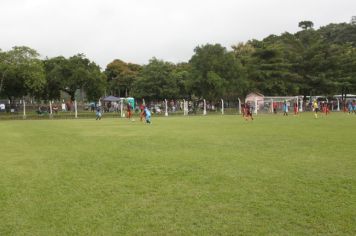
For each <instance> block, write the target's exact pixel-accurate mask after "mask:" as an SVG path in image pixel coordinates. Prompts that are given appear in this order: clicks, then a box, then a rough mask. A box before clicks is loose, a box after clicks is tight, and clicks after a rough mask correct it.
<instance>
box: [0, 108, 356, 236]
mask: <svg viewBox="0 0 356 236" xmlns="http://www.w3.org/2000/svg"><path fill="white" fill-rule="evenodd" d="M152 121H153V123H152V124H151V125H146V124H144V123H141V122H139V121H138V120H137V119H136V121H135V122H130V121H128V120H127V119H112V118H110V119H105V117H104V118H103V119H102V120H101V121H95V120H37V121H30V120H25V121H1V122H0V140H1V144H0V145H1V146H0V147H1V148H0V235H142V234H144V235H157V234H158V235H193V234H194V235H236V234H237V235H355V234H356V128H355V127H356V116H355V115H354V116H352V115H347V114H341V113H339V114H335V113H333V114H331V115H330V116H329V117H320V118H319V119H314V116H313V114H312V113H305V114H302V115H301V116H297V117H296V116H289V117H283V116H282V115H277V116H274V115H261V116H257V117H256V118H255V120H254V121H252V122H246V121H244V120H243V119H242V118H241V117H240V116H235V115H234V116H233V115H229V116H206V117H203V116H197V117H167V118H165V117H161V118H155V117H153V119H152Z"/></svg>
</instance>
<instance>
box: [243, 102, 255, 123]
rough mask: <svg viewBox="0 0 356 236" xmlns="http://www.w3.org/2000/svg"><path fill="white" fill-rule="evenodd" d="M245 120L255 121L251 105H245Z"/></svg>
mask: <svg viewBox="0 0 356 236" xmlns="http://www.w3.org/2000/svg"><path fill="white" fill-rule="evenodd" d="M244 118H245V120H246V121H247V120H248V119H249V118H251V120H253V117H252V107H251V106H250V104H249V103H246V104H245V116H244Z"/></svg>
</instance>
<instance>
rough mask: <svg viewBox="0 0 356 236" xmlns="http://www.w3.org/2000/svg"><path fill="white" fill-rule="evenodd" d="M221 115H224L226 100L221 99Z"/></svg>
mask: <svg viewBox="0 0 356 236" xmlns="http://www.w3.org/2000/svg"><path fill="white" fill-rule="evenodd" d="M221 115H224V100H223V99H221Z"/></svg>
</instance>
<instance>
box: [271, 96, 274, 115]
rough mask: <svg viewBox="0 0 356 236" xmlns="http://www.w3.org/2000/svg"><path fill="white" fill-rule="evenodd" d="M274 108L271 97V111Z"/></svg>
mask: <svg viewBox="0 0 356 236" xmlns="http://www.w3.org/2000/svg"><path fill="white" fill-rule="evenodd" d="M273 109H274V108H273V98H272V99H271V113H273V112H274V110H273Z"/></svg>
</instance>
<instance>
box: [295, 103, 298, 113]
mask: <svg viewBox="0 0 356 236" xmlns="http://www.w3.org/2000/svg"><path fill="white" fill-rule="evenodd" d="M294 115H298V104H297V103H296V102H295V103H294Z"/></svg>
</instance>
